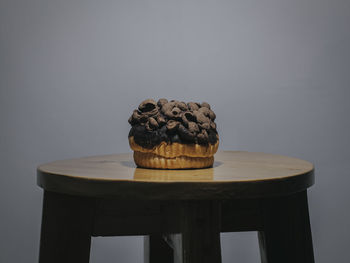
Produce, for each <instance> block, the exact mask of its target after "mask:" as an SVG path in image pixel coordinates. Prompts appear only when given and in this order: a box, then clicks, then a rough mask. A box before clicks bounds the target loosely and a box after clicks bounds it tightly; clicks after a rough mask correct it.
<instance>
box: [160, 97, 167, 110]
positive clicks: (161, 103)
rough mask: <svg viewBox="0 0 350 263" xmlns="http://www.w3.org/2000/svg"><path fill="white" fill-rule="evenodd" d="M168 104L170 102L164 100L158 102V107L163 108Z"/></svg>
mask: <svg viewBox="0 0 350 263" xmlns="http://www.w3.org/2000/svg"><path fill="white" fill-rule="evenodd" d="M166 103H168V100H167V99H163V98H162V99H159V100H158V102H157V105H158V107H159V108H161V107H162V106H163V105H164V104H166Z"/></svg>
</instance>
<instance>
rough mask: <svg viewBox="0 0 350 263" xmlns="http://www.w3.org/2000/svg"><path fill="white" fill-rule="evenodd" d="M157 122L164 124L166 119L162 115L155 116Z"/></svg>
mask: <svg viewBox="0 0 350 263" xmlns="http://www.w3.org/2000/svg"><path fill="white" fill-rule="evenodd" d="M157 122H158V124H159V125H160V126H162V125H164V124H166V119H165V118H164V117H163V116H162V115H158V116H157Z"/></svg>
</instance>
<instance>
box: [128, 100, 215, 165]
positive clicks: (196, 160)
mask: <svg viewBox="0 0 350 263" xmlns="http://www.w3.org/2000/svg"><path fill="white" fill-rule="evenodd" d="M215 118H216V116H215V113H214V112H213V111H212V109H211V107H210V105H209V104H208V103H206V102H203V103H196V102H189V103H185V102H182V101H177V100H171V101H168V100H167V99H159V100H158V101H157V102H156V101H155V100H153V99H147V100H144V101H143V102H141V104H140V105H139V106H138V109H135V110H134V111H133V113H132V115H131V116H130V118H129V123H130V125H131V129H130V132H129V136H128V138H129V144H130V147H131V149H132V150H133V151H134V161H135V163H136V165H137V166H138V167H144V168H156V169H190V168H206V167H211V166H212V165H213V163H214V154H215V153H216V151H217V149H218V146H219V136H218V132H217V130H216V124H215V122H214V121H215Z"/></svg>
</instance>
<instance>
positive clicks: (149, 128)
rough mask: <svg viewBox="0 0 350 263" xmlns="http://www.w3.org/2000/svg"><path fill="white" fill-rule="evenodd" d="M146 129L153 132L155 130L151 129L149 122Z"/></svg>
mask: <svg viewBox="0 0 350 263" xmlns="http://www.w3.org/2000/svg"><path fill="white" fill-rule="evenodd" d="M145 127H146V130H147V131H152V130H153V128H152V127H151V125H150V123H149V121H148V122H146V124H145Z"/></svg>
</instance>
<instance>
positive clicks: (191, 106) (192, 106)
mask: <svg viewBox="0 0 350 263" xmlns="http://www.w3.org/2000/svg"><path fill="white" fill-rule="evenodd" d="M187 106H188V109H189V110H190V111H196V110H198V109H199V106H198V104H197V103H195V102H189V103H187Z"/></svg>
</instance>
